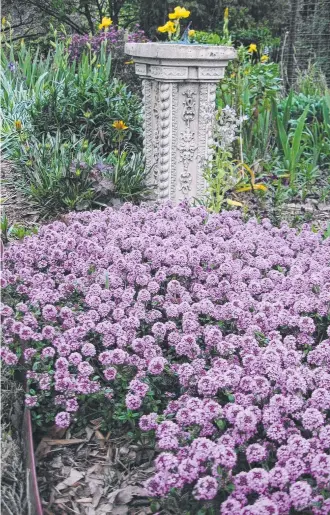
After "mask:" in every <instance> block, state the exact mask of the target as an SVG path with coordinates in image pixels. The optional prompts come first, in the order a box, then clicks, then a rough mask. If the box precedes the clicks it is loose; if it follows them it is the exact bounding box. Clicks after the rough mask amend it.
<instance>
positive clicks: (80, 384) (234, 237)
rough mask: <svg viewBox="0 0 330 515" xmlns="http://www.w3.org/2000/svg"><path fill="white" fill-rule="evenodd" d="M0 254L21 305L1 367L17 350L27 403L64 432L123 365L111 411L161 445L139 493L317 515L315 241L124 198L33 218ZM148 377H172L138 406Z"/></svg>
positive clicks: (320, 336) (329, 284) (325, 311)
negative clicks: (118, 404) (155, 400)
mask: <svg viewBox="0 0 330 515" xmlns="http://www.w3.org/2000/svg"><path fill="white" fill-rule="evenodd" d="M4 259H5V270H4V273H3V280H2V282H3V286H4V298H5V296H6V294H7V292H8V293H9V294H10V297H11V298H13V297H15V298H19V300H20V303H17V304H16V305H12V306H9V305H2V309H1V314H2V317H3V331H4V347H3V348H2V351H1V353H2V354H1V355H2V359H3V360H4V361H5V362H6V363H8V364H10V365H15V364H16V362H17V360H18V357H17V356H19V355H20V354H21V353H20V350H21V347H22V346H23V347H24V355H23V359H25V361H26V366H27V368H28V372H27V377H28V379H29V382H30V383H31V384H33V390H34V392H36V395H34V394H33V395H30V396H28V398H27V404H28V405H29V406H31V407H32V406H35V405H37V403H38V399H39V398H40V399H41V398H42V395H43V391H48V392H49V391H51V392H52V394H53V397H52V399H53V403H54V405H55V406H56V407H57V410H58V413H57V415H56V423H57V424H58V425H59V426H61V427H67V426H68V425H69V424H70V420H71V416H72V415H71V413H75V412H76V411H77V410H78V408H79V400H80V396H81V395H82V394H83V395H93V394H95V393H97V394H98V395H100V393H102V392H103V393H104V396H105V397H107V396H108V397H109V396H110V397H111V394H109V386H110V387H111V388H113V389H115V388H116V381H117V379H116V374H117V371H120V370H122V369H123V368H125V369H130V370H131V371H132V377H133V379H132V380H131V381H130V383H129V386H128V390H127V394H126V406H127V408H128V409H131V410H140V411H141V418H140V422H139V424H140V428H141V430H143V431H155V434H156V438H157V442H158V443H157V445H158V448H159V451H160V454H159V456H158V457H157V459H156V464H155V465H156V473H155V475H154V476H153V477H152V478H151V479H150V480H149V481H148V483H147V489H148V492H149V494H150V495H153V496H159V497H163V496H166V495H168V493H169V491H170V490H171V489H172V488H183V487H185V488H187V487H189V488H191V493H192V495H193V496H194V497H195V499H196V501H197V502H199V503H203V501H204V500H205V501H207V502H209V501H210V500H212V499H215V502H218V503H220V505H221V513H222V514H224V515H226V514H233V513H235V514H241V515H251V514H286V513H289V512H290V513H291V511H292V512H295V511H298V512H299V511H302V512H306V513H313V514H316V515H325V514H328V513H330V499H329V484H330V483H329V482H330V454H329V452H330V423H329V418H330V417H329V414H330V330H329V327H328V323H329V303H330V238H328V239H322V235H321V233H314V232H313V231H311V230H310V229H309V228H308V227H307V226H304V227H303V228H302V230H301V231H297V230H294V229H291V228H289V227H288V226H287V225H286V224H283V225H282V226H281V227H280V228H276V227H273V226H272V225H271V223H270V222H269V220H267V219H265V220H262V221H261V223H258V222H257V221H256V220H249V221H248V222H246V223H245V222H243V221H242V220H241V218H240V215H239V214H238V213H237V212H223V213H221V214H218V215H209V214H208V213H207V211H206V210H204V208H202V207H197V208H192V207H189V206H188V205H186V204H182V205H181V206H179V207H177V208H174V207H172V206H170V205H167V204H164V205H162V206H160V207H158V208H157V209H156V208H155V207H154V206H140V207H136V206H132V205H130V204H126V205H124V206H123V207H122V208H121V209H120V210H113V209H111V208H107V209H105V210H104V211H103V212H97V211H95V212H85V213H79V214H76V213H73V214H70V215H69V216H68V218H67V222H66V223H63V222H54V223H51V224H49V225H47V226H43V227H41V229H40V232H39V234H38V235H34V236H31V237H29V238H26V239H25V241H24V243H23V244H12V245H11V246H10V247H9V248H7V249H6V250H5V253H4ZM37 364H38V366H37ZM43 364H45V368H44V369H42V365H43ZM49 364H52V367H53V374H50V373H49V372H47V370H49ZM47 367H48V368H47ZM157 377H158V378H161V379H162V382H163V383H164V384H169V383H170V381H169V380H171V381H172V383H174V384H175V385H176V386H175V387H172V388H169V390H168V392H167V396H166V395H164V399H162V403H163V404H162V405H164V403H165V404H166V408H165V409H164V410H163V411H162V412H160V413H146V412H145V411H144V414H143V410H144V402H145V398H146V396H147V395H148V394H149V393H150V389H152V384H153V381H154V380H155V379H157ZM47 399H48V402H50V401H49V399H50V397H47ZM165 401H166V402H165ZM290 510H291V511H290Z"/></svg>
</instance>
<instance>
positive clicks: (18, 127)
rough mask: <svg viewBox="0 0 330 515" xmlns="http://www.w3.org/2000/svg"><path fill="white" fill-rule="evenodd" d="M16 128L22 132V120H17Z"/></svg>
mask: <svg viewBox="0 0 330 515" xmlns="http://www.w3.org/2000/svg"><path fill="white" fill-rule="evenodd" d="M15 128H16V130H17V131H18V132H20V131H21V130H22V122H21V120H16V121H15Z"/></svg>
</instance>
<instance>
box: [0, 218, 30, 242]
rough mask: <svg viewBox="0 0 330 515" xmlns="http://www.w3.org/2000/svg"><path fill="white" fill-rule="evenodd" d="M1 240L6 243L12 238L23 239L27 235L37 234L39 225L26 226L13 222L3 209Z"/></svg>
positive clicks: (0, 226) (0, 227)
mask: <svg viewBox="0 0 330 515" xmlns="http://www.w3.org/2000/svg"><path fill="white" fill-rule="evenodd" d="M0 229H1V241H2V242H3V243H4V244H6V243H8V242H9V240H11V239H15V240H22V239H23V238H25V236H30V235H31V234H36V233H37V232H38V229H37V227H25V226H24V225H21V224H11V223H10V221H9V219H8V217H7V215H6V212H5V210H3V211H2V214H1V220H0Z"/></svg>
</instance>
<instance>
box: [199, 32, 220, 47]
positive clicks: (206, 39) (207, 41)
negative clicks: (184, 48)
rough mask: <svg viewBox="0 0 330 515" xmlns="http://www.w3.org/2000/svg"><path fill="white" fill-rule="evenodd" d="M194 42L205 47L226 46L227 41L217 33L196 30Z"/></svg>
mask: <svg viewBox="0 0 330 515" xmlns="http://www.w3.org/2000/svg"><path fill="white" fill-rule="evenodd" d="M194 40H195V41H196V43H199V44H203V45H225V44H226V41H225V40H224V38H223V37H221V36H219V34H216V33H215V32H206V31H202V30H196V33H195V36H194Z"/></svg>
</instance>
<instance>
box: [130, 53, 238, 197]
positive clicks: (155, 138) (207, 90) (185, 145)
mask: <svg viewBox="0 0 330 515" xmlns="http://www.w3.org/2000/svg"><path fill="white" fill-rule="evenodd" d="M125 52H126V53H127V54H129V55H130V56H132V57H133V59H134V61H135V71H136V73H137V75H139V76H140V77H141V78H142V80H143V103H144V152H145V156H146V165H147V168H148V169H150V183H153V184H155V183H156V185H157V188H156V190H157V198H158V199H159V200H168V199H171V200H172V201H173V202H174V203H178V202H180V201H181V200H183V199H184V198H193V197H195V198H198V197H199V198H200V197H201V196H202V195H203V193H204V190H205V181H204V178H203V170H204V167H205V163H206V162H207V160H208V159H209V158H210V157H211V155H212V150H211V148H210V145H211V143H212V124H213V119H214V112H215V95H216V85H217V83H218V82H219V81H220V79H222V78H223V76H224V72H225V68H226V66H227V64H228V61H229V60H231V59H234V58H235V56H236V52H235V50H234V49H233V48H231V47H221V46H215V45H214V46H213V45H212V46H211V45H193V44H191V45H189V44H180V43H178V44H177V43H126V45H125Z"/></svg>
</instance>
